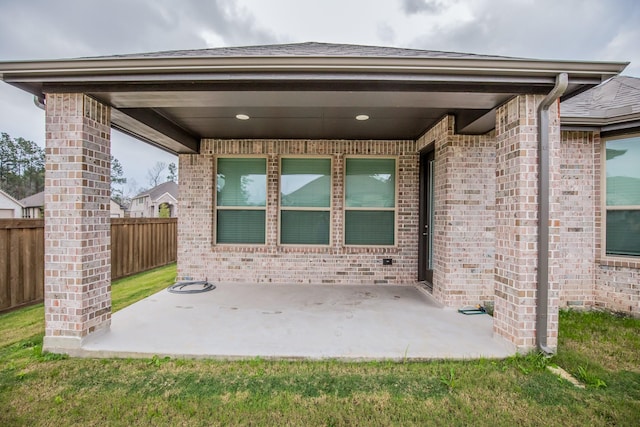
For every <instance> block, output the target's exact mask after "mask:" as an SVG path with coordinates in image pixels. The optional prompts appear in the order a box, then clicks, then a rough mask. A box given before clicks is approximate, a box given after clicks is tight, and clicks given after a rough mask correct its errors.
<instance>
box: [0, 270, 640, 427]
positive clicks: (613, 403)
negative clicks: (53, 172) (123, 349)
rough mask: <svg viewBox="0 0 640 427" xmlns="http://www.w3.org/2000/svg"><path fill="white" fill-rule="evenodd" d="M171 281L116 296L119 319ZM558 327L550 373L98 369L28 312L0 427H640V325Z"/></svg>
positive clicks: (7, 353)
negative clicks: (560, 373)
mask: <svg viewBox="0 0 640 427" xmlns="http://www.w3.org/2000/svg"><path fill="white" fill-rule="evenodd" d="M174 276H175V267H174V266H169V267H165V268H162V269H158V270H155V271H153V272H150V273H145V274H142V275H139V276H137V277H134V278H129V279H125V280H122V281H119V282H117V283H114V285H113V300H114V307H116V308H122V307H123V306H126V305H128V304H131V303H132V302H135V301H136V300H137V299H139V298H142V297H144V296H146V295H149V294H151V293H153V292H155V291H157V290H159V289H162V288H164V287H166V286H167V285H168V284H170V283H171V282H172V281H173V277H174ZM560 326H561V331H560V334H561V335H560V350H559V353H558V355H557V356H555V357H554V358H553V359H552V360H551V361H548V360H546V359H544V358H542V357H540V356H538V355H536V354H532V355H529V356H523V357H513V358H509V359H506V360H498V361H493V360H477V361H468V362H449V361H435V362H429V363H391V362H370V363H342V362H335V361H326V362H303V361H300V362H270V361H265V360H260V359H255V360H249V361H241V362H238V361H235V362H222V361H213V360H197V361H196V360H173V359H172V360H168V359H159V358H152V359H146V360H144V359H143V360H131V359H127V360H124V359H123V360H120V359H95V360H94V359H68V358H64V357H61V356H58V355H52V354H42V352H41V343H42V306H39V307H30V308H26V309H23V310H20V311H16V312H14V313H10V314H6V315H2V316H0V408H1V409H0V425H2V426H5V425H7V426H13V425H29V426H31V425H52V426H60V425H64V426H67V425H82V426H89V425H96V426H97V425H100V426H102V425H122V426H130V425H168V426H173V425H269V426H272V425H446V426H448V425H498V426H500V425H504V426H513V425H520V426H527V425H562V426H573V425H575V426H584V425H590V426H591V425H638V420H639V419H640V418H639V415H638V414H640V320H639V319H630V318H621V317H616V316H613V315H609V314H603V313H595V312H594V313H577V312H563V313H562V314H561V323H560ZM548 363H551V364H557V365H559V366H561V367H562V368H564V369H566V370H567V371H569V372H571V373H572V374H574V375H575V376H576V377H578V378H579V379H580V380H581V381H582V382H583V383H585V384H587V387H586V388H585V389H579V388H576V387H574V386H573V385H571V384H569V383H568V382H566V381H564V380H560V379H558V378H557V377H556V376H555V375H553V374H552V373H550V372H549V371H548V370H546V369H545V365H547V364H548Z"/></svg>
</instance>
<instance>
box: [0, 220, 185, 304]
mask: <svg viewBox="0 0 640 427" xmlns="http://www.w3.org/2000/svg"><path fill="white" fill-rule="evenodd" d="M177 243H178V226H177V219H176V218H111V279H112V280H115V279H118V278H121V277H125V276H129V275H132V274H135V273H139V272H142V271H146V270H150V269H152V268H155V267H159V266H162V265H166V264H169V263H172V262H175V260H176V255H177ZM43 298H44V220H42V219H0V312H1V311H6V310H9V309H13V308H16V307H20V306H22V305H26V304H32V303H34V302H39V301H42V300H43Z"/></svg>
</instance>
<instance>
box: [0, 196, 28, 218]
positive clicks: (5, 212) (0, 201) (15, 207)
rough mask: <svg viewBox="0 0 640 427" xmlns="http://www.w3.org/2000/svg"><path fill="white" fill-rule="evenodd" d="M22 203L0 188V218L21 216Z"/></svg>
mask: <svg viewBox="0 0 640 427" xmlns="http://www.w3.org/2000/svg"><path fill="white" fill-rule="evenodd" d="M22 208H23V206H22V203H20V202H19V201H17V200H16V199H14V198H13V197H11V196H10V195H9V194H7V193H5V192H4V191H2V190H0V219H2V218H22Z"/></svg>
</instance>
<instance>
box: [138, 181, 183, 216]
mask: <svg viewBox="0 0 640 427" xmlns="http://www.w3.org/2000/svg"><path fill="white" fill-rule="evenodd" d="M163 212H164V215H167V216H168V217H171V218H174V217H177V216H178V184H176V183H175V182H173V181H167V182H165V183H163V184H160V185H157V186H155V187H153V188H152V189H151V190H147V191H144V192H142V193H140V194H138V195H137V196H135V197H134V198H133V199H131V206H130V207H129V215H130V216H131V217H132V218H140V217H145V218H159V217H161V216H162V215H163Z"/></svg>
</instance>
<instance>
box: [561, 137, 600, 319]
mask: <svg viewBox="0 0 640 427" xmlns="http://www.w3.org/2000/svg"><path fill="white" fill-rule="evenodd" d="M560 152H561V154H560V156H561V162H562V163H561V165H560V173H561V180H562V181H561V183H562V188H561V189H560V193H559V194H557V195H556V199H557V202H558V203H559V205H560V213H559V220H560V247H561V249H560V250H561V252H562V255H561V256H562V265H561V268H560V277H559V281H560V306H561V307H591V306H593V304H594V293H593V291H594V285H595V260H596V223H595V217H594V213H595V212H597V210H598V209H599V204H598V203H597V200H596V190H597V188H598V187H597V181H599V174H600V156H599V153H600V141H599V138H597V136H596V135H595V134H594V133H593V132H566V131H565V132H562V138H561V145H560ZM594 153H598V155H597V156H594Z"/></svg>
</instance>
